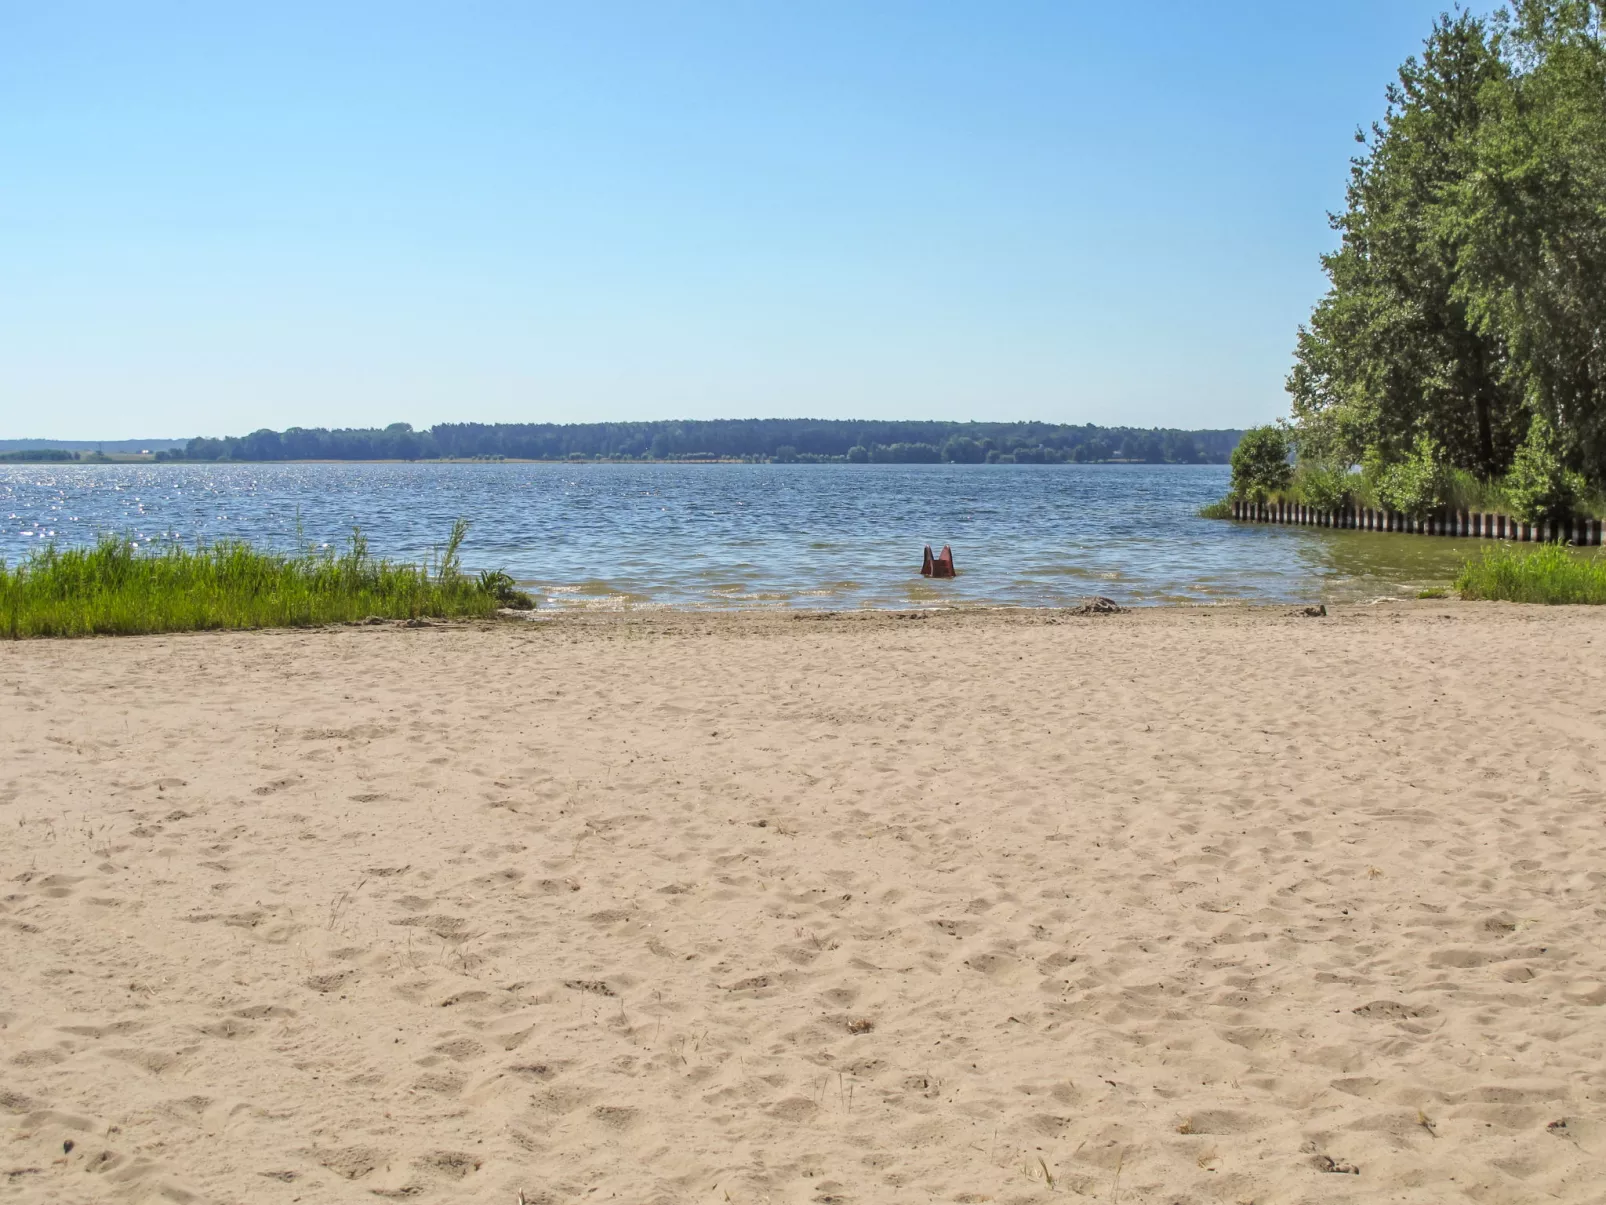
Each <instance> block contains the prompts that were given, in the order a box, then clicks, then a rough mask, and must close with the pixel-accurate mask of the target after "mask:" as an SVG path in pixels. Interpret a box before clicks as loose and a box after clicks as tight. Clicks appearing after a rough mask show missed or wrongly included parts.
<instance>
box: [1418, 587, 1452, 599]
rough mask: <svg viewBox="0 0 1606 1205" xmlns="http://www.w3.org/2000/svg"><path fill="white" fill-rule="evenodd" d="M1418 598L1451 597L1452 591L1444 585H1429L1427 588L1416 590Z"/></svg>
mask: <svg viewBox="0 0 1606 1205" xmlns="http://www.w3.org/2000/svg"><path fill="white" fill-rule="evenodd" d="M1416 596H1417V597H1418V598H1449V597H1450V592H1449V591H1448V590H1447V589H1445V588H1444V587H1443V586H1429V587H1428V588H1427V589H1426V590H1418V591H1417V592H1416Z"/></svg>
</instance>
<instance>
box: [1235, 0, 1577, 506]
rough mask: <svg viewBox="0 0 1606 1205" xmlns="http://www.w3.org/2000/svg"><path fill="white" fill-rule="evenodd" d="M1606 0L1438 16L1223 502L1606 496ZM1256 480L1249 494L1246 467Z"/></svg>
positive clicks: (1366, 152)
mask: <svg viewBox="0 0 1606 1205" xmlns="http://www.w3.org/2000/svg"><path fill="white" fill-rule="evenodd" d="M1603 26H1606V3H1603V2H1602V0H1514V2H1513V3H1512V4H1511V5H1510V7H1509V9H1504V10H1501V11H1500V12H1498V13H1496V14H1495V15H1494V16H1493V17H1491V18H1487V19H1486V18H1482V17H1478V16H1474V15H1473V14H1471V13H1469V12H1466V11H1460V12H1457V13H1455V14H1454V15H1447V16H1443V17H1441V18H1440V19H1439V20H1438V21H1437V23H1436V24H1435V26H1434V28H1433V30H1432V33H1431V35H1430V36H1429V37H1428V39H1427V42H1426V44H1425V46H1424V49H1423V52H1422V54H1421V55H1420V56H1419V57H1414V58H1412V59H1410V60H1409V61H1407V62H1406V63H1405V65H1404V66H1403V67H1401V68H1400V71H1399V80H1398V83H1396V84H1395V85H1394V86H1392V87H1391V88H1390V89H1389V91H1388V110H1387V113H1386V115H1385V116H1384V118H1383V120H1382V121H1381V122H1379V123H1378V124H1376V125H1375V126H1373V128H1372V129H1371V130H1370V132H1368V133H1363V134H1358V135H1357V136H1356V137H1357V140H1358V141H1359V142H1360V143H1361V144H1362V145H1361V149H1360V152H1359V153H1358V155H1357V157H1356V158H1355V159H1354V161H1353V164H1352V170H1351V174H1350V181H1349V188H1348V195H1347V203H1346V206H1345V209H1344V212H1342V213H1340V214H1336V215H1334V217H1333V219H1332V220H1333V225H1334V227H1335V228H1336V229H1337V231H1338V232H1339V234H1340V236H1341V243H1340V246H1339V248H1338V249H1337V250H1336V251H1334V252H1333V253H1332V254H1330V255H1328V256H1326V257H1325V259H1324V261H1323V262H1324V267H1325V268H1326V271H1327V276H1328V279H1329V282H1330V284H1331V287H1330V289H1329V290H1328V292H1327V295H1326V296H1325V297H1324V298H1323V299H1322V300H1321V302H1320V303H1319V304H1318V305H1317V306H1316V308H1315V311H1314V313H1313V314H1312V316H1311V319H1310V322H1309V324H1308V326H1306V327H1305V328H1303V329H1301V331H1300V333H1299V341H1298V348H1297V352H1296V358H1295V366H1294V370H1293V374H1292V376H1291V377H1290V378H1289V382H1288V388H1289V391H1290V393H1291V394H1292V398H1293V416H1292V418H1293V421H1292V424H1291V426H1289V427H1288V428H1287V429H1286V431H1285V432H1284V433H1283V435H1282V438H1283V440H1284V443H1285V445H1286V443H1287V442H1289V441H1290V440H1291V443H1292V446H1293V448H1294V450H1295V451H1296V452H1297V454H1298V461H1299V464H1298V468H1297V470H1296V471H1295V472H1294V473H1293V474H1291V475H1288V474H1285V473H1284V471H1283V470H1282V468H1281V467H1280V465H1281V463H1282V458H1281V457H1279V456H1278V455H1277V443H1276V441H1277V439H1278V436H1277V435H1275V434H1274V433H1269V432H1268V433H1259V432H1257V434H1256V439H1255V440H1253V441H1250V444H1253V448H1251V447H1250V445H1249V444H1246V446H1245V451H1244V453H1243V460H1244V464H1245V476H1244V477H1243V482H1242V484H1241V485H1240V486H1239V487H1236V488H1238V491H1239V492H1240V493H1242V492H1251V493H1257V494H1266V493H1269V492H1286V491H1287V490H1293V491H1295V492H1298V493H1299V494H1300V495H1301V496H1302V497H1303V499H1304V500H1305V501H1307V502H1313V503H1314V504H1316V505H1317V506H1319V507H1322V508H1324V509H1325V508H1328V507H1332V506H1339V505H1344V504H1346V503H1347V502H1351V501H1355V500H1364V501H1365V502H1367V503H1368V504H1370V503H1372V502H1376V503H1378V504H1380V505H1383V506H1387V507H1389V508H1391V509H1397V510H1402V511H1410V512H1415V513H1424V512H1429V511H1432V510H1435V509H1438V508H1442V507H1445V506H1455V505H1462V506H1465V505H1467V504H1468V503H1470V504H1472V505H1473V506H1485V507H1491V508H1502V509H1503V508H1506V507H1510V508H1511V509H1513V510H1514V511H1516V512H1518V513H1521V514H1524V515H1531V516H1533V517H1540V516H1553V517H1561V516H1563V515H1565V514H1566V513H1567V512H1569V511H1573V510H1576V509H1578V508H1580V507H1582V506H1585V505H1587V504H1588V503H1589V500H1590V496H1591V495H1594V497H1595V498H1596V500H1597V503H1598V499H1599V497H1600V491H1601V490H1602V489H1603V487H1606V37H1603ZM1251 463H1254V464H1259V465H1261V466H1262V467H1263V470H1264V471H1263V472H1261V473H1260V476H1259V477H1255V475H1254V474H1253V473H1250V472H1249V468H1248V466H1249V465H1250V464H1251Z"/></svg>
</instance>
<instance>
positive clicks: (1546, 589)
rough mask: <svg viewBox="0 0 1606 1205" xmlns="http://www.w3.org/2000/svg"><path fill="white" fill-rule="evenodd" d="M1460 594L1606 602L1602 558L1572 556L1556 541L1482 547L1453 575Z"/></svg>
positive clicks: (1605, 563)
mask: <svg viewBox="0 0 1606 1205" xmlns="http://www.w3.org/2000/svg"><path fill="white" fill-rule="evenodd" d="M1455 588H1456V589H1457V590H1459V591H1460V592H1461V597H1462V598H1484V599H1504V600H1505V601H1507V602H1523V603H1597V604H1598V603H1606V559H1602V558H1601V557H1598V556H1589V555H1585V556H1577V555H1574V554H1573V553H1570V552H1568V551H1567V549H1566V548H1564V547H1562V545H1560V544H1542V545H1540V546H1539V547H1538V548H1535V549H1532V550H1525V551H1518V550H1517V549H1515V548H1512V547H1510V546H1509V545H1504V544H1502V545H1497V546H1494V547H1490V548H1486V549H1484V552H1483V556H1482V557H1481V558H1478V559H1475V560H1469V561H1468V562H1467V563H1466V565H1465V566H1463V567H1462V570H1461V573H1460V576H1458V577H1457V578H1456V580H1455Z"/></svg>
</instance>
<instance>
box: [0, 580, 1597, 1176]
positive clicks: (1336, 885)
mask: <svg viewBox="0 0 1606 1205" xmlns="http://www.w3.org/2000/svg"><path fill="white" fill-rule="evenodd" d="M1603 653H1606V609H1602V610H1599V611H1593V612H1591V611H1579V610H1570V609H1553V610H1540V609H1520V608H1514V607H1501V606H1493V605H1475V604H1467V605H1463V604H1423V605H1412V606H1407V607H1376V608H1356V609H1351V610H1342V611H1336V612H1335V613H1334V614H1333V615H1332V616H1331V617H1329V618H1326V619H1305V618H1296V617H1293V616H1291V615H1289V614H1288V613H1287V612H1286V611H1270V612H1267V611H1236V610H1232V611H1214V612H1198V611H1194V612H1190V611H1181V610H1176V611H1157V612H1151V613H1141V614H1129V615H1121V616H1113V617H1096V618H1072V617H1068V616H1064V615H1053V614H1043V613H1030V612H1014V613H1005V614H972V615H964V616H941V615H939V616H936V617H933V618H929V619H899V618H894V617H888V616H880V617H874V618H853V617H842V618H836V619H793V618H789V617H725V618H698V617H694V616H683V615H661V616H646V617H642V616H637V617H614V618H585V617H577V618H569V619H563V620H559V621H557V622H551V623H524V624H507V625H501V626H494V627H479V628H462V627H459V628H447V629H429V630H399V629H397V628H393V627H384V628H359V629H346V630H339V631H320V632H305V633H282V632H272V633H253V634H245V635H215V634H211V635H191V636H179V637H166V638H149V639H133V640H96V641H79V642H35V643H24V644H21V645H6V646H3V647H0V718H3V728H0V758H3V761H0V833H3V834H4V836H3V838H0V875H3V879H4V886H3V889H0V890H3V892H4V896H3V902H0V1197H5V1198H7V1199H15V1200H23V1201H61V1202H79V1201H83V1202H89V1201H158V1200H172V1201H180V1202H183V1201H212V1202H219V1203H222V1202H250V1203H252V1205H259V1203H265V1202H275V1203H276V1202H293V1201H303V1202H348V1201H372V1200H374V1199H376V1197H377V1198H378V1199H388V1198H400V1199H412V1198H417V1199H419V1200H423V1201H440V1202H458V1201H475V1202H478V1201H487V1202H497V1203H499V1205H516V1202H517V1200H518V1199H519V1193H520V1192H522V1193H523V1199H524V1200H525V1201H526V1202H532V1203H533V1202H543V1203H546V1202H550V1203H557V1202H584V1201H602V1200H618V1201H629V1202H659V1201H663V1202H668V1201H677V1202H678V1201H685V1202H711V1203H723V1202H727V1201H729V1202H735V1203H737V1205H749V1203H758V1202H765V1201H773V1202H799V1203H802V1202H813V1203H822V1205H823V1203H831V1202H868V1201H954V1202H980V1201H999V1202H1028V1201H1030V1202H1041V1201H1052V1200H1078V1199H1086V1200H1092V1201H1101V1202H1117V1201H1119V1202H1125V1203H1128V1205H1139V1203H1145V1205H1146V1203H1157V1205H1170V1203H1172V1202H1199V1203H1203V1202H1250V1201H1253V1202H1256V1203H1267V1205H1270V1203H1273V1202H1323V1203H1326V1202H1343V1201H1367V1202H1372V1201H1378V1202H1381V1201H1389V1202H1423V1203H1428V1202H1432V1203H1439V1202H1454V1201H1463V1200H1466V1201H1474V1202H1479V1203H1492V1202H1514V1203H1524V1205H1526V1203H1529V1202H1540V1201H1550V1200H1556V1201H1573V1202H1600V1201H1602V1200H1606V938H1603V932H1606V924H1603V922H1606V807H1603V790H1602V786H1603V784H1602V754H1603V744H1606V660H1603ZM69 1143H70V1144H71V1149H70V1150H67V1144H69ZM1350 1168H1354V1169H1357V1170H1356V1171H1355V1172H1354V1173H1353V1174H1352V1173H1350V1172H1349V1171H1348V1170H1346V1169H1350Z"/></svg>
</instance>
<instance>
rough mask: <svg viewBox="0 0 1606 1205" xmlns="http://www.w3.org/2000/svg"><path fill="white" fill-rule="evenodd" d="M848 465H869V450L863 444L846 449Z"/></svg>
mask: <svg viewBox="0 0 1606 1205" xmlns="http://www.w3.org/2000/svg"><path fill="white" fill-rule="evenodd" d="M848 463H849V464H869V463H870V449H869V448H867V447H865V446H864V445H863V444H854V445H853V446H852V447H851V448H849V449H848Z"/></svg>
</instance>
